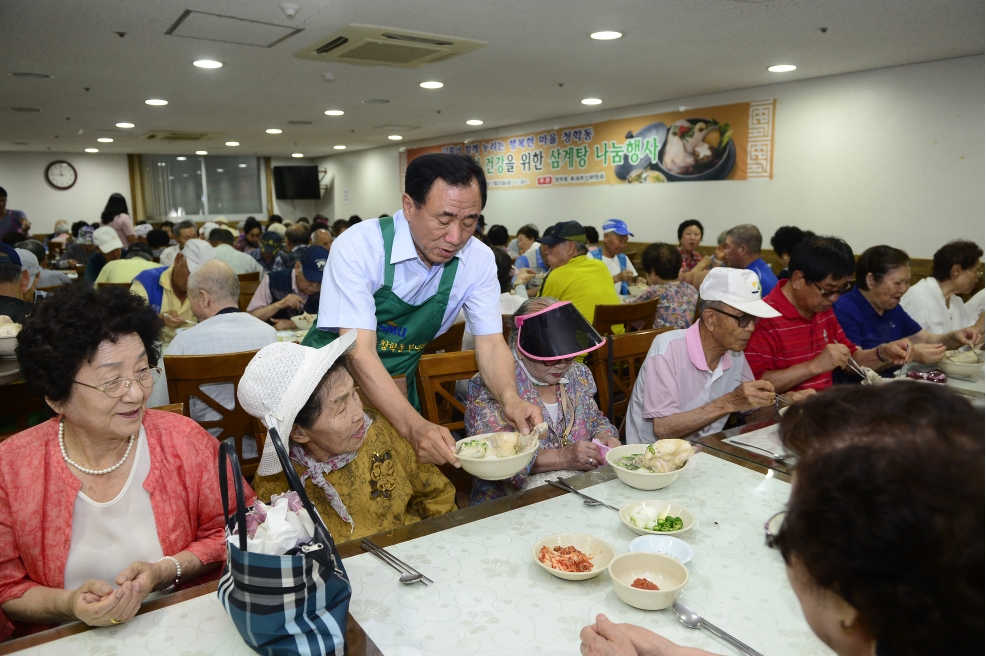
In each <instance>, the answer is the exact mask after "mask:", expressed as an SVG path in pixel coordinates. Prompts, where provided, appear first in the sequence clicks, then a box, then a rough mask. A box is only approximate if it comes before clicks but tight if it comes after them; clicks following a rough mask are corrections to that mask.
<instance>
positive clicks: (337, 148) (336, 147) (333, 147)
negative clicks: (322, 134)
mask: <svg viewBox="0 0 986 656" xmlns="http://www.w3.org/2000/svg"><path fill="white" fill-rule="evenodd" d="M332 149H333V150H346V147H345V146H332Z"/></svg>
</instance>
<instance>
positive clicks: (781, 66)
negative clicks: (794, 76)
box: [767, 64, 798, 73]
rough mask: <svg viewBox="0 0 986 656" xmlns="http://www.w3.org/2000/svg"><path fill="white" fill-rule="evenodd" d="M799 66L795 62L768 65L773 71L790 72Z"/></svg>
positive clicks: (768, 68) (769, 69)
mask: <svg viewBox="0 0 986 656" xmlns="http://www.w3.org/2000/svg"><path fill="white" fill-rule="evenodd" d="M797 68H798V67H797V66H795V65H793V64H777V65H776V66H768V67H767V70H768V71H770V72H771V73H790V72H791V71H793V70H796V69H797Z"/></svg>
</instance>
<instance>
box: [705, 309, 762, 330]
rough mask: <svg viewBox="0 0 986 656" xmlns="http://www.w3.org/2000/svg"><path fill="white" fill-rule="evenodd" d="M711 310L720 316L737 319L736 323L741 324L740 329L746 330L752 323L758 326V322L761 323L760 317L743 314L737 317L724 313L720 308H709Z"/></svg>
mask: <svg viewBox="0 0 986 656" xmlns="http://www.w3.org/2000/svg"><path fill="white" fill-rule="evenodd" d="M709 309H710V310H712V311H713V312H718V313H719V314H725V315H726V316H727V317H732V318H733V319H736V323H738V324H739V327H740V328H746V327H747V326H749V325H750V323H753V325H756V324H757V322H758V321H760V317H755V316H753V315H752V314H741V315H739V316H736V315H735V314H730V313H728V312H723V311H722V310H720V309H718V308H709Z"/></svg>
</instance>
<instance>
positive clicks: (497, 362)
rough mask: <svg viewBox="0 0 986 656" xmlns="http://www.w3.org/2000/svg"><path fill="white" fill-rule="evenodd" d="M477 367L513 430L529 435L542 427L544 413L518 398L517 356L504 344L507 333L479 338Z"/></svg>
mask: <svg viewBox="0 0 986 656" xmlns="http://www.w3.org/2000/svg"><path fill="white" fill-rule="evenodd" d="M476 364H477V365H478V366H479V373H480V375H481V376H482V377H483V383H484V384H485V385H486V387H487V388H489V390H490V392H492V393H493V396H494V397H495V398H496V400H497V401H499V402H500V407H501V408H503V414H504V415H505V416H506V418H507V420H508V421H509V422H510V424H511V425H512V426H514V427H515V428H516V429H517V430H519V431H520V432H521V433H523V434H525V435H526V434H528V433H529V432H531V429H532V428H534V427H535V426H537V425H538V424H539V423H541V421H542V418H543V416H542V414H541V410H540V409H538V407H537V406H536V405H533V404H531V403H528V402H527V401H524V400H523V399H522V398H520V395H519V394H517V376H516V373H515V369H514V356H513V354H512V353H511V352H510V349H509V348H508V347H507V343H506V342H505V341H503V333H495V334H493V335H476Z"/></svg>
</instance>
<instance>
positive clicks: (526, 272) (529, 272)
mask: <svg viewBox="0 0 986 656" xmlns="http://www.w3.org/2000/svg"><path fill="white" fill-rule="evenodd" d="M536 275H537V271H535V270H534V269H520V270H519V271H517V278H516V279H515V280H514V285H526V284H527V281H528V280H530V279H531V278H533V277H534V276H536Z"/></svg>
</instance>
